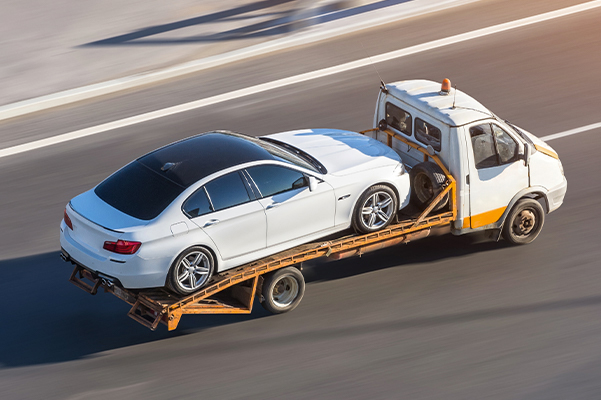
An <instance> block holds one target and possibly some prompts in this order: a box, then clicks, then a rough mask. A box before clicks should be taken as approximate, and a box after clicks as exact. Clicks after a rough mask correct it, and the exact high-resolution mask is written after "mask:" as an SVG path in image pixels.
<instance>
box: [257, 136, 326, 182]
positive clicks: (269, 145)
mask: <svg viewBox="0 0 601 400" xmlns="http://www.w3.org/2000/svg"><path fill="white" fill-rule="evenodd" d="M259 139H261V140H260V143H258V144H259V145H260V146H262V147H263V148H264V149H265V150H267V151H269V152H270V153H271V154H272V155H274V156H276V157H280V158H283V159H284V160H285V161H288V162H290V163H292V164H296V165H299V166H301V167H304V168H308V169H310V170H312V171H315V172H319V173H322V174H326V173H327V172H328V171H327V170H326V167H324V166H323V164H322V163H320V162H319V161H317V160H316V159H315V158H313V157H312V156H311V155H309V154H307V153H305V152H304V151H302V150H301V149H298V148H296V147H294V146H291V145H289V144H287V143H283V142H280V141H279V140H275V139H272V138H267V137H261V138H259Z"/></svg>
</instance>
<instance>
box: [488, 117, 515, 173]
mask: <svg viewBox="0 0 601 400" xmlns="http://www.w3.org/2000/svg"><path fill="white" fill-rule="evenodd" d="M492 129H493V132H494V134H495V140H496V142H497V150H498V151H499V161H500V162H501V164H507V163H510V162H513V161H515V160H516V159H517V156H518V144H517V143H516V142H515V140H514V139H513V138H512V137H511V136H509V134H508V133H507V132H505V131H504V130H503V129H502V128H501V127H499V126H497V125H495V124H492Z"/></svg>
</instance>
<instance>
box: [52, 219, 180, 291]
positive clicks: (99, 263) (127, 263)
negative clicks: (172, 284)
mask: <svg viewBox="0 0 601 400" xmlns="http://www.w3.org/2000/svg"><path fill="white" fill-rule="evenodd" d="M60 244H61V251H62V254H61V258H63V260H65V261H69V262H72V263H74V264H77V265H80V266H82V267H84V268H85V269H87V270H88V271H90V272H92V273H93V274H94V275H97V276H100V277H102V278H105V279H107V280H109V281H111V282H113V283H115V284H118V285H119V286H122V287H124V288H126V289H144V288H153V287H162V286H165V280H166V277H167V272H168V269H169V264H168V263H169V261H168V260H166V259H163V258H161V259H142V258H140V257H139V256H138V255H136V254H134V255H128V256H122V255H119V254H115V257H114V258H113V257H110V256H109V257H105V256H103V255H101V254H98V253H96V252H94V251H93V250H92V249H89V248H88V247H87V246H85V245H83V244H81V243H79V242H77V241H76V240H75V239H73V238H72V237H71V236H70V234H69V228H67V226H66V225H65V223H64V221H63V222H61V227H60Z"/></svg>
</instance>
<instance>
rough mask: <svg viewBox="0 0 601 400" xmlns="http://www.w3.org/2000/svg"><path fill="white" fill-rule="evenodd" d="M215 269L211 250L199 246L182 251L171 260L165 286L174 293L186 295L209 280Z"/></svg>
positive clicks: (200, 287)
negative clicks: (171, 263)
mask: <svg viewBox="0 0 601 400" xmlns="http://www.w3.org/2000/svg"><path fill="white" fill-rule="evenodd" d="M214 269H215V260H214V258H213V254H211V252H210V251H209V250H208V249H206V248H204V247H201V246H194V247H191V248H189V249H187V250H185V251H184V252H182V253H181V254H180V255H179V256H178V257H177V258H176V259H175V261H174V262H173V265H171V268H170V269H169V274H168V276H167V287H168V288H169V289H171V290H172V291H174V292H175V293H178V294H181V295H188V294H191V293H194V292H196V291H198V290H200V289H202V287H203V286H205V285H206V284H207V282H209V280H210V279H211V276H212V275H213V271H214Z"/></svg>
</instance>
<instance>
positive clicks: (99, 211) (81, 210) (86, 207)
mask: <svg viewBox="0 0 601 400" xmlns="http://www.w3.org/2000/svg"><path fill="white" fill-rule="evenodd" d="M70 204H71V208H73V210H75V212H77V213H78V214H79V215H81V216H82V217H84V218H85V219H87V220H89V221H91V222H93V223H95V224H97V225H100V226H101V227H103V228H107V229H110V230H114V231H119V232H130V231H133V230H136V229H137V228H139V227H141V226H144V225H146V224H148V223H149V222H150V221H144V220H141V219H137V218H134V217H132V216H130V215H127V214H125V213H123V212H121V211H119V210H117V209H116V208H114V207H112V206H111V205H109V204H107V203H106V202H104V201H103V200H102V199H101V198H99V197H98V196H97V195H96V193H94V189H92V190H88V191H87V192H84V193H82V194H80V195H79V196H76V197H74V198H73V199H71V202H70Z"/></svg>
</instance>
